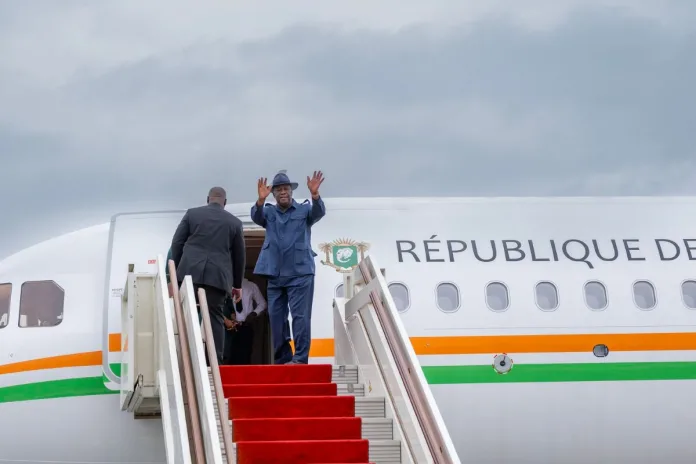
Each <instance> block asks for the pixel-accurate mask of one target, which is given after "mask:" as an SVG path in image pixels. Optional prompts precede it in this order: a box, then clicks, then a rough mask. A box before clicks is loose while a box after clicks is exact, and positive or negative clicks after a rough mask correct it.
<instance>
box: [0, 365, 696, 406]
mask: <svg viewBox="0 0 696 464" xmlns="http://www.w3.org/2000/svg"><path fill="white" fill-rule="evenodd" d="M111 368H112V370H113V371H114V373H120V368H121V365H120V364H112V365H111ZM423 373H424V374H425V378H426V380H427V381H428V383H429V384H430V385H455V384H482V383H532V382H607V381H640V380H643V381H650V380H653V381H654V380H696V362H645V363H598V364H595V363H578V364H517V365H515V366H514V367H513V369H512V370H511V371H510V372H509V373H507V374H498V373H497V372H495V371H494V370H493V367H492V366H423ZM105 379H106V378H105V377H104V376H100V377H84V378H79V379H64V380H50V381H46V382H37V383H28V384H23V385H13V386H10V387H2V388H0V403H9V402H15V401H31V400H40V399H49V398H68V397H76V396H91V395H107V394H117V393H119V391H118V390H109V389H108V388H106V387H105V386H104V382H105Z"/></svg>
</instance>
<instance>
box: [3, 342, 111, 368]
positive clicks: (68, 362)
mask: <svg viewBox="0 0 696 464" xmlns="http://www.w3.org/2000/svg"><path fill="white" fill-rule="evenodd" d="M119 351H121V334H118V333H113V334H109V352H111V353H114V352H119ZM101 363H102V352H101V351H87V352H84V353H75V354H64V355H59V356H51V357H50V358H38V359H30V360H29V361H20V362H16V363H11V364H2V365H0V375H2V374H14V373H16V372H29V371H40V370H43V369H60V368H62V367H85V366H101Z"/></svg>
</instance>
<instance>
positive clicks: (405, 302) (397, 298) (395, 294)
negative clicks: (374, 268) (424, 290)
mask: <svg viewBox="0 0 696 464" xmlns="http://www.w3.org/2000/svg"><path fill="white" fill-rule="evenodd" d="M389 293H391V296H392V298H393V299H394V303H396V310H397V311H398V312H400V313H403V312H404V311H406V310H407V309H408V307H409V306H410V304H411V301H410V297H409V294H408V288H407V287H406V286H405V285H404V284H402V283H397V282H394V283H391V284H389Z"/></svg>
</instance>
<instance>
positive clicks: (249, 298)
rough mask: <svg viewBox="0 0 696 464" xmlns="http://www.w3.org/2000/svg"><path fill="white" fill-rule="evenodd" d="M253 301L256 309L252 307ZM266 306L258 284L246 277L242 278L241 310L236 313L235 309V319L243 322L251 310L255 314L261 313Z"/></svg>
mask: <svg viewBox="0 0 696 464" xmlns="http://www.w3.org/2000/svg"><path fill="white" fill-rule="evenodd" d="M253 303H256V309H254V305H253ZM266 306H267V304H266V300H265V299H264V297H263V295H262V294H261V290H260V289H259V287H258V285H256V284H255V283H254V282H252V281H250V280H247V279H246V278H245V279H244V280H242V312H241V313H238V312H236V311H235V315H236V316H237V321H239V322H243V321H244V320H245V319H246V318H247V316H249V314H251V312H252V311H253V312H255V313H256V314H261V312H263V310H264V309H266Z"/></svg>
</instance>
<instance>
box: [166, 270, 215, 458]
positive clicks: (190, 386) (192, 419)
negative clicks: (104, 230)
mask: <svg viewBox="0 0 696 464" xmlns="http://www.w3.org/2000/svg"><path fill="white" fill-rule="evenodd" d="M167 265H168V267H169V277H170V280H171V282H172V284H173V285H172V297H173V299H174V316H175V318H176V325H177V329H178V332H179V349H180V353H181V357H180V361H181V363H180V366H179V368H180V369H181V371H182V372H183V374H184V392H185V400H184V401H185V404H187V405H188V407H187V408H185V409H186V412H187V419H188V421H189V423H190V424H191V427H190V428H189V430H190V433H191V437H190V441H191V443H193V446H192V447H191V448H192V454H193V456H192V459H193V462H195V463H196V464H206V460H205V449H204V446H203V435H202V431H201V421H200V416H199V408H198V399H197V397H196V386H195V382H194V378H193V367H192V365H191V350H190V349H189V337H188V328H187V324H186V320H185V318H184V312H183V309H182V306H181V294H180V292H179V287H178V285H177V284H176V283H177V282H178V280H177V276H176V265H175V264H174V261H173V260H171V259H170V260H169V262H168V263H167Z"/></svg>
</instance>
